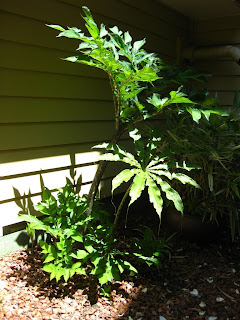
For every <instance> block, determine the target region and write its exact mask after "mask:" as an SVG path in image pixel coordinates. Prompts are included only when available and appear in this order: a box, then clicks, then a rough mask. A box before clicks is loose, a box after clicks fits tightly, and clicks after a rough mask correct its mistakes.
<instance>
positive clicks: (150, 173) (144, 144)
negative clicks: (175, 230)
mask: <svg viewBox="0 0 240 320" xmlns="http://www.w3.org/2000/svg"><path fill="white" fill-rule="evenodd" d="M152 133H153V131H152ZM129 135H130V137H131V138H132V139H133V141H134V144H135V149H136V153H137V156H134V155H133V154H131V153H129V152H127V151H126V150H125V149H124V148H122V147H120V146H118V145H117V144H112V143H103V144H100V145H97V146H95V148H97V149H105V150H106V151H107V152H106V153H104V154H102V155H100V156H99V159H100V160H105V161H121V162H124V163H126V164H128V165H130V166H131V169H124V170H123V171H121V172H120V173H119V174H118V175H117V176H116V177H115V178H113V180H112V192H114V190H115V189H116V188H118V187H119V186H120V185H121V184H122V183H123V182H129V181H131V180H132V183H131V185H130V188H129V190H128V192H129V196H130V202H129V206H130V205H131V204H132V203H133V202H134V201H136V200H137V199H138V198H139V197H140V196H141V194H142V192H143V190H144V189H145V188H147V190H148V195H149V200H150V202H151V203H152V204H153V206H154V208H155V210H156V212H157V214H158V215H159V217H160V218H161V213H162V209H163V194H164V196H165V197H166V198H167V199H168V200H170V201H172V202H173V204H174V206H175V208H176V209H177V210H178V211H180V212H181V213H183V202H182V199H181V197H180V195H179V193H178V192H177V191H176V190H174V189H173V188H172V187H171V185H170V181H171V180H173V179H175V180H178V181H180V182H181V183H182V184H186V183H188V184H191V185H192V186H194V187H196V188H200V187H199V185H198V184H197V183H196V182H195V181H194V180H193V179H192V178H190V177H189V176H188V175H186V174H184V173H181V172H179V169H180V170H186V171H190V170H192V169H199V168H200V167H198V166H194V165H189V164H187V163H186V162H184V161H183V162H176V161H169V160H168V158H167V157H165V156H164V157H163V156H161V153H160V152H159V149H158V147H159V143H160V141H161V138H156V136H154V134H153V135H152V136H151V135H150V136H149V137H148V138H147V139H146V141H144V140H143V139H142V136H141V134H140V131H139V130H138V129H137V128H132V129H131V130H130V131H129Z"/></svg>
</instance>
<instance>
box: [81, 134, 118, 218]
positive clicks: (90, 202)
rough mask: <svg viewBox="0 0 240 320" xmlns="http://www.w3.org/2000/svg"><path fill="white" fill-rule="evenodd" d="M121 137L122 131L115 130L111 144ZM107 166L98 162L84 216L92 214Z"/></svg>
mask: <svg viewBox="0 0 240 320" xmlns="http://www.w3.org/2000/svg"><path fill="white" fill-rule="evenodd" d="M121 135H122V131H120V130H115V133H114V135H113V137H112V139H111V143H117V141H118V140H119V138H120V137H121ZM107 164H108V161H104V160H102V161H100V162H99V165H98V168H97V171H96V173H95V176H94V179H93V181H92V184H91V188H90V191H89V194H88V199H87V203H88V209H87V211H86V214H87V215H88V216H89V215H90V214H91V212H92V208H93V203H94V200H95V197H96V194H97V191H98V187H99V184H100V182H101V180H102V176H103V174H104V171H105V169H106V167H107Z"/></svg>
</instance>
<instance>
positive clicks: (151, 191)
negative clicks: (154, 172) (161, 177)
mask: <svg viewBox="0 0 240 320" xmlns="http://www.w3.org/2000/svg"><path fill="white" fill-rule="evenodd" d="M146 177H147V181H146V184H147V186H148V195H149V200H150V202H151V203H152V204H153V206H154V208H155V210H156V212H157V214H158V216H159V218H160V219H161V213H162V208H163V199H162V197H161V193H160V190H159V188H158V186H157V185H156V183H155V182H154V181H153V179H152V178H151V177H150V176H149V175H147V176H146Z"/></svg>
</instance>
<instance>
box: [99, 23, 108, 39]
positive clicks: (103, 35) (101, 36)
mask: <svg viewBox="0 0 240 320" xmlns="http://www.w3.org/2000/svg"><path fill="white" fill-rule="evenodd" d="M107 34H108V31H107V30H106V27H105V25H104V24H101V26H100V38H103V37H105V36H106V35H107Z"/></svg>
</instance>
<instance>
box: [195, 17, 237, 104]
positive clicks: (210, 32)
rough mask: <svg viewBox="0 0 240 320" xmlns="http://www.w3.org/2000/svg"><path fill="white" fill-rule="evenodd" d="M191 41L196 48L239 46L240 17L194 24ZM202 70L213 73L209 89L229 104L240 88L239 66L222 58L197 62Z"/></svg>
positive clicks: (197, 65)
mask: <svg viewBox="0 0 240 320" xmlns="http://www.w3.org/2000/svg"><path fill="white" fill-rule="evenodd" d="M191 41H192V44H193V45H194V46H195V47H203V46H204V47H209V46H224V45H233V46H236V47H238V48H240V16H239V15H238V16H234V17H225V18H217V19H211V20H207V21H200V22H197V23H194V24H193V25H192V39H191ZM194 65H195V66H196V67H197V68H198V69H199V70H204V71H208V72H210V73H211V74H212V75H213V76H212V77H211V78H210V79H209V82H208V85H207V86H208V88H209V91H210V92H211V93H212V94H213V95H215V93H218V96H219V99H220V103H222V104H223V105H225V106H227V107H230V106H231V105H232V102H233V97H234V93H235V91H236V90H238V91H239V90H240V66H239V65H237V64H236V63H235V62H234V61H233V60H231V59H229V58H226V57H223V58H221V59H209V60H204V61H196V62H195V63H194Z"/></svg>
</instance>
